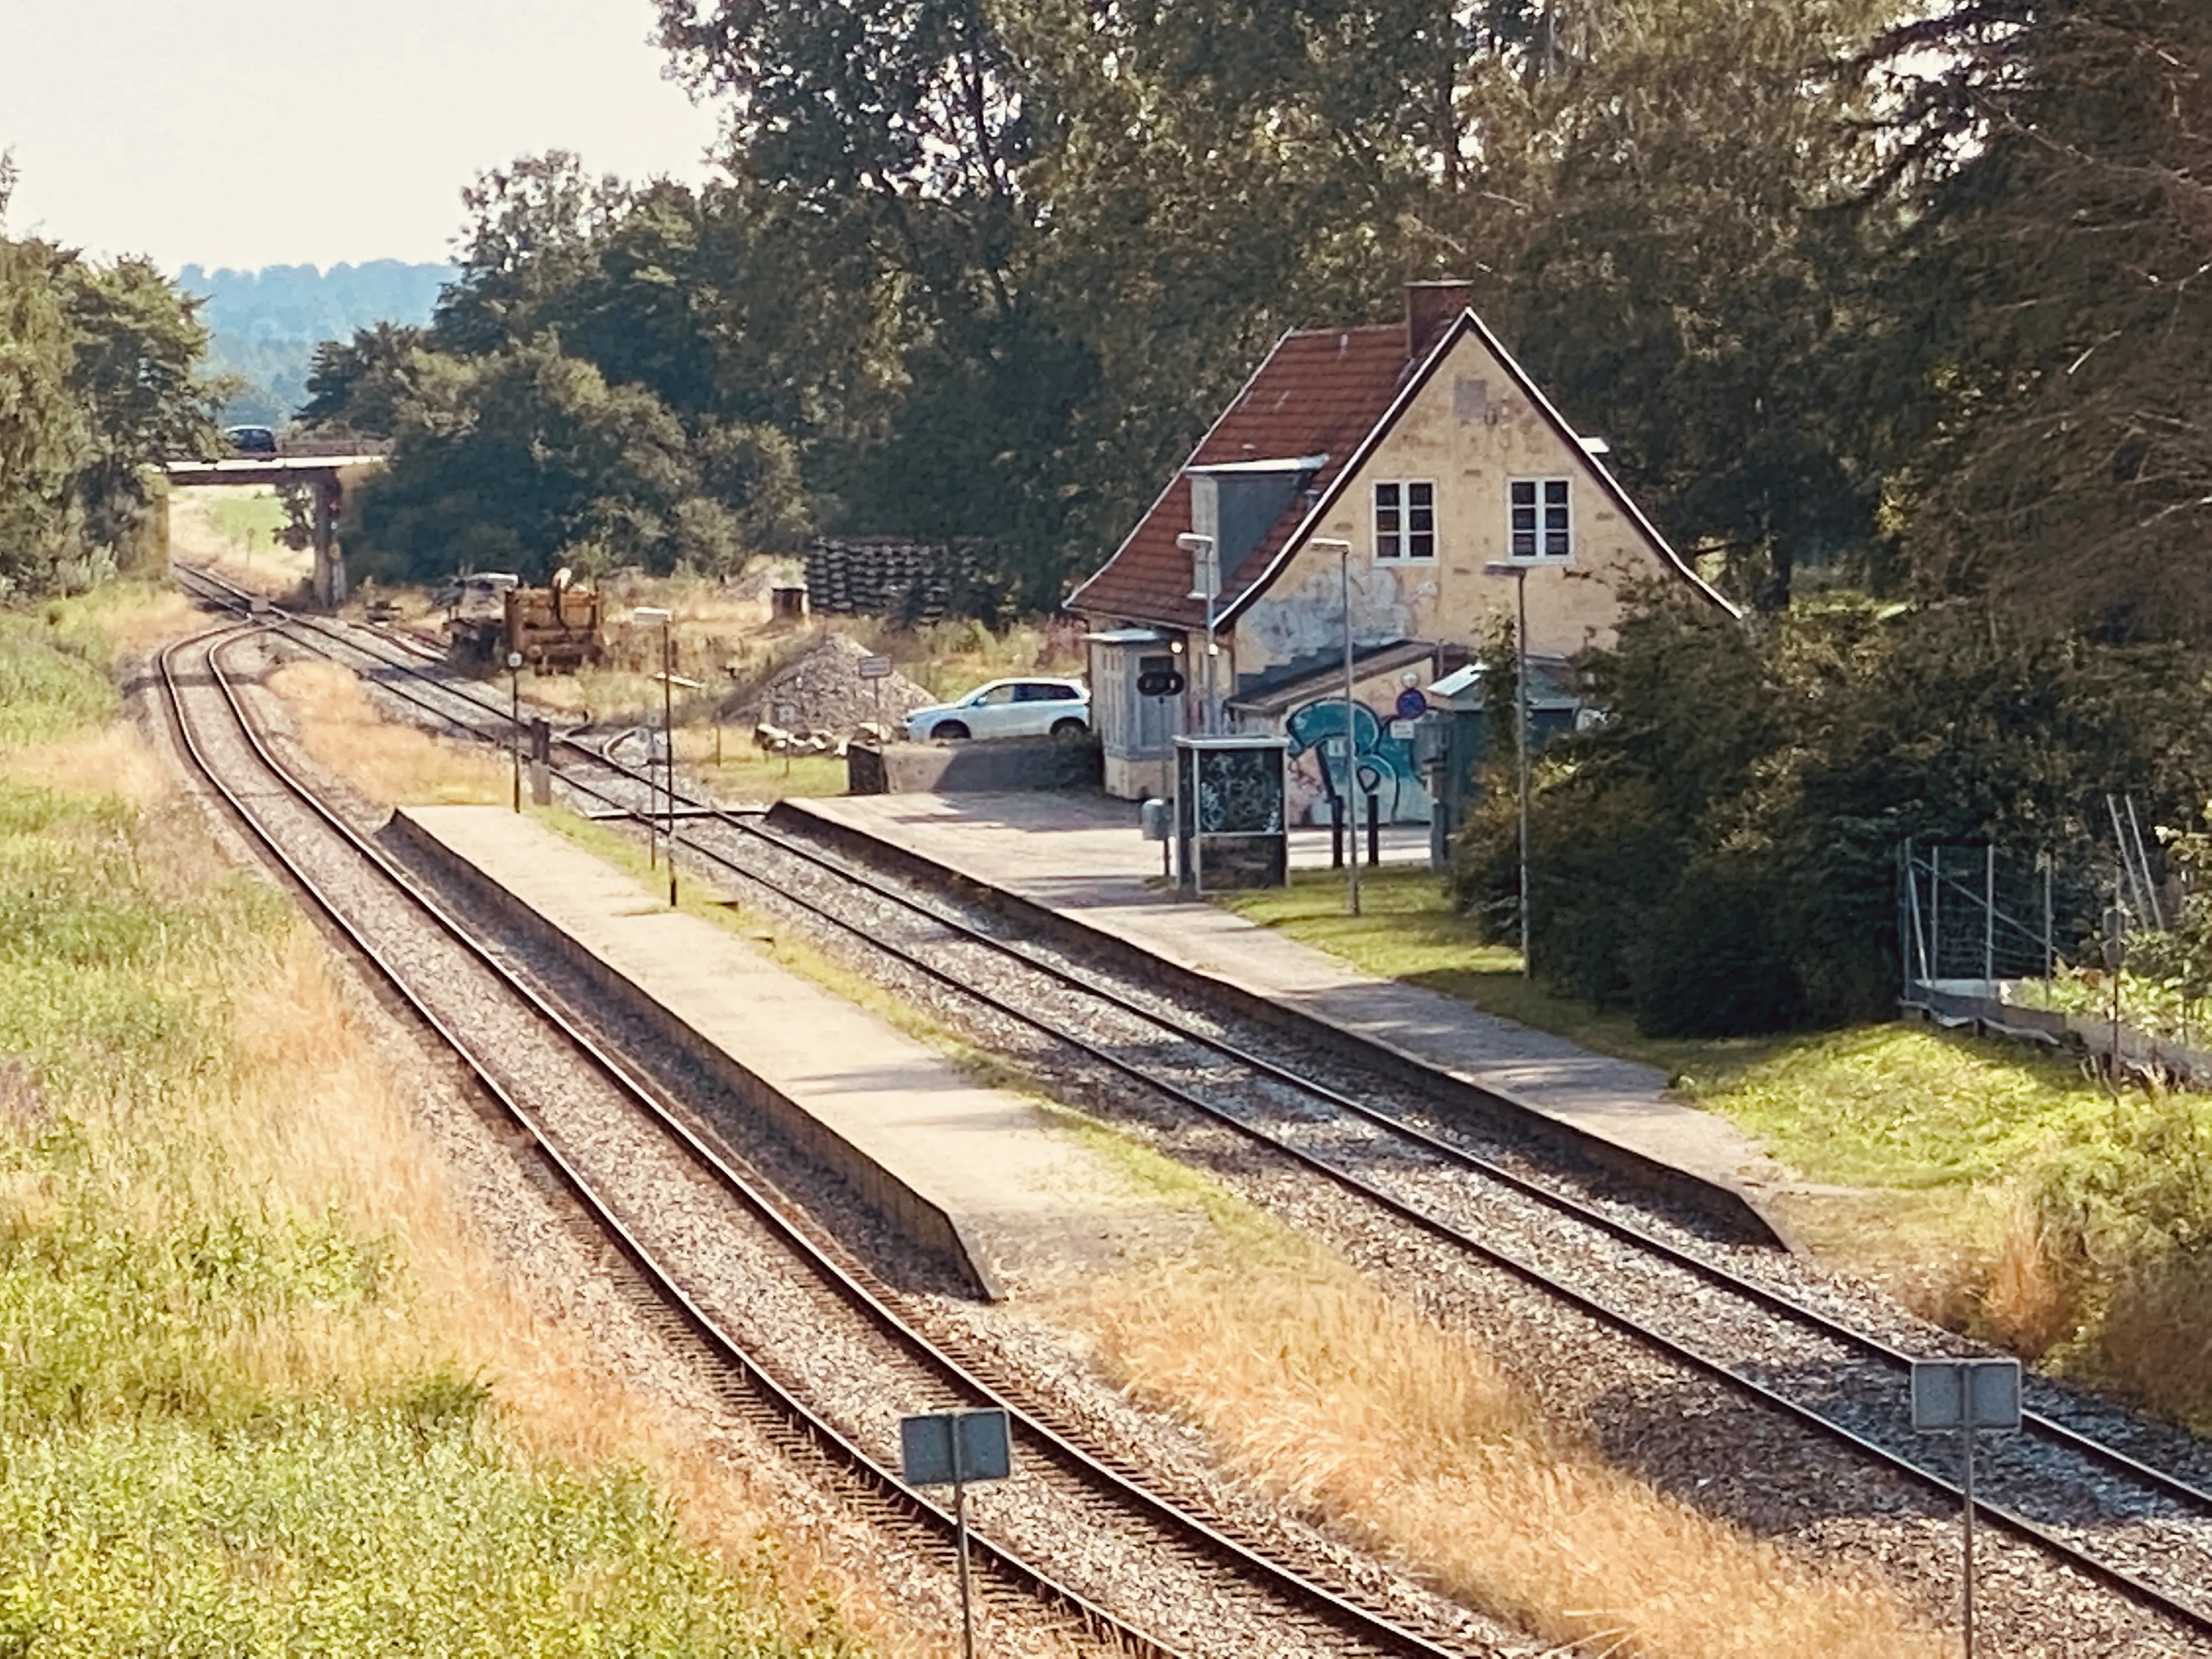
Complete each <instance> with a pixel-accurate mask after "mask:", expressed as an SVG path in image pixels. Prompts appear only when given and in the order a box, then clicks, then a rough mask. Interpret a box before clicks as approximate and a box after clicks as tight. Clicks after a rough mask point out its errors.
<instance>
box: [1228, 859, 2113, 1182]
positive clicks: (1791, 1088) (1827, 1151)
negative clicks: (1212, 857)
mask: <svg viewBox="0 0 2212 1659" xmlns="http://www.w3.org/2000/svg"><path fill="white" fill-rule="evenodd" d="M1361 886H1362V898H1363V902H1362V906H1361V908H1362V911H1363V914H1362V915H1359V916H1357V917H1354V916H1351V915H1346V913H1345V906H1344V888H1343V881H1342V878H1341V877H1339V876H1334V875H1325V874H1322V873H1321V872H1310V871H1299V872H1294V874H1293V877H1292V883H1291V886H1290V887H1289V888H1287V889H1282V890H1275V891H1272V892H1259V893H1245V894H1235V895H1229V896H1225V897H1223V898H1222V900H1221V901H1220V902H1222V903H1223V904H1225V905H1226V906H1227V907H1228V908H1231V909H1233V910H1235V911H1236V912H1237V914H1238V915H1243V916H1246V917H1249V919H1250V920H1252V921H1256V922H1259V923H1261V924H1262V925H1264V926H1267V927H1273V928H1276V929H1278V930H1279V931H1280V932H1282V933H1285V934H1287V935H1289V936H1290V937H1291V938H1293V939H1300V940H1303V941H1304V943H1306V944H1309V945H1316V946H1317V947H1319V948H1321V949H1322V950H1326V951H1333V952H1334V953H1335V954H1336V955H1338V956H1340V957H1344V958H1345V959H1346V961H1348V962H1350V963H1352V964H1353V965H1354V966H1356V967H1358V968H1359V969H1363V970H1364V971H1365V972H1367V973H1370V974H1373V975H1376V976H1377V977H1378V978H1383V979H1395V980H1402V981H1405V982H1406V983H1407V984H1410V985H1419V986H1421V987H1425V988H1426V989H1428V990H1431V991H1436V992H1438V993H1440V994H1443V995H1445V996H1449V997H1454V998H1456V999H1458V1000H1461V1001H1463V1002H1468V1003H1472V1004H1474V1006H1476V1007H1478V1008H1480V1009H1482V1010H1483V1011H1484V1012H1486V1013H1492V1014H1498V1015H1501V1016H1503V1017H1504V1018H1508V1019H1512V1020H1517V1021H1519V1022H1520V1023H1521V1024H1524V1025H1530V1026H1534V1027H1535V1028H1536V1029H1537V1030H1544V1031H1551V1032H1555V1033H1557V1034H1558V1035H1559V1036H1564V1037H1566V1038H1568V1039H1570V1040H1571V1041H1572V1042H1577V1043H1579V1044H1581V1045H1582V1046H1583V1047H1584V1048H1589V1049H1592V1050H1594V1051H1595V1052H1596V1053H1599V1054H1615V1055H1619V1056H1620V1057H1621V1058H1623V1059H1626V1060H1641V1061H1643V1062H1644V1063H1645V1064H1647V1065H1650V1066H1656V1067H1658V1068H1659V1069H1660V1070H1661V1071H1662V1072H1664V1073H1666V1074H1667V1076H1668V1079H1670V1080H1671V1082H1672V1083H1673V1085H1674V1089H1675V1090H1676V1091H1677V1092H1678V1093H1679V1094H1680V1096H1681V1097H1683V1098H1684V1099H1686V1100H1688V1101H1691V1102H1692V1103H1695V1104H1697V1105H1699V1106H1702V1107H1705V1108H1706V1109H1709V1110H1711V1111H1714V1112H1717V1113H1719V1114H1720V1115H1723V1116H1724V1117H1726V1118H1728V1119H1729V1121H1732V1122H1734V1123H1735V1124H1737V1125H1739V1126H1740V1127H1742V1128H1744V1129H1745V1130H1747V1132H1749V1133H1752V1134H1753V1135H1754V1136H1756V1137H1758V1138H1759V1139H1760V1140H1762V1141H1763V1142H1764V1143H1765V1145H1766V1146H1768V1147H1769V1148H1770V1149H1771V1150H1772V1151H1773V1152H1774V1153H1775V1154H1776V1156H1778V1157H1779V1158H1783V1159H1784V1161H1786V1162H1788V1163H1790V1164H1793V1165H1795V1166H1796V1168H1798V1169H1800V1170H1803V1171H1804V1172H1805V1173H1806V1174H1808V1175H1809V1176H1814V1178H1816V1179H1819V1180H1822V1181H1830V1182H1851V1183H1864V1184H1869V1185H1878V1186H1887V1187H1894V1188H1904V1189H1907V1190H1920V1189H1925V1188H1936V1187H1942V1186H1948V1185H1955V1184H1964V1183H1971V1182H1978V1181H1984V1180H1987V1179H1990V1177H1992V1176H1996V1175H1998V1174H2000V1173H2001V1172H2002V1171H2004V1170H2008V1169H2010V1168H2013V1167H2014V1166H2015V1164H2017V1162H2018V1161H2019V1160H2020V1159H2021V1158H2023V1157H2024V1156H2026V1155H2027V1154H2028V1153H2030V1152H2033V1151H2034V1150H2035V1149H2037V1148H2038V1147H2039V1146H2043V1145H2045V1143H2046V1142H2048V1141H2050V1140H2051V1139H2053V1138H2054V1137H2055V1138H2057V1139H2074V1138H2075V1137H2076V1136H2078V1135H2080V1134H2081V1133H2084V1132H2085V1129H2084V1126H2085V1125H2087V1124H2089V1123H2091V1122H2093V1121H2095V1120H2096V1118H2097V1115H2098V1114H2100V1113H2101V1112H2102V1111H2103V1110H2104V1109H2105V1104H2106V1097H2105V1095H2104V1093H2103V1091H2100V1090H2099V1089H2098V1088H2096V1087H2094V1086H2093V1085H2090V1084H2089V1083H2088V1082H2087V1081H2086V1080H2085V1079H2083V1078H2082V1076H2081V1073H2080V1072H2079V1070H2078V1069H2077V1068H2076V1067H2075V1066H2073V1065H2071V1064H2070V1063H2069V1062H2067V1061H2066V1060H2063V1059H2056V1058H2051V1057H2048V1056H2045V1055H2044V1054H2040V1053H2039V1052H2037V1051H2035V1050H2032V1049H2025V1048H2013V1047H2009V1046H2001V1045H1997V1044H1995V1043H1990V1042H1977V1041H1975V1040H1974V1039H1972V1038H1969V1037H1963V1036H1951V1035H1947V1034H1944V1033H1941V1032H1937V1031H1935V1030H1929V1029H1928V1028H1925V1027H1922V1026H1917V1025H1900V1024H1885V1025H1868V1026H1856V1027H1852V1028H1850V1029H1848V1030H1838V1031H1813V1032H1799V1033H1794V1034H1791V1035H1788V1036H1774V1037H1740V1038H1729V1039H1719V1040H1694V1039H1662V1038H1655V1037H1649V1036H1644V1034H1643V1033H1641V1032H1639V1031H1638V1030H1637V1029H1636V1026H1635V1023H1634V1022H1633V1021H1632V1020H1631V1019H1630V1018H1628V1017H1627V1016H1626V1014H1622V1013H1615V1012H1608V1011H1606V1010H1601V1009H1595V1008H1592V1007H1590V1006H1589V1005H1587V1004H1585V1003H1582V1002H1579V1001H1577V1000H1574V999H1572V998H1569V997H1564V996H1560V995H1558V994H1555V993H1553V992H1550V991H1547V990H1546V989H1544V988H1543V987H1541V986H1539V985H1533V984H1531V983H1530V982H1529V981H1528V980H1527V979H1525V978H1524V977H1523V976H1522V973H1521V958H1520V956H1519V953H1518V952H1516V951H1510V950H1506V949H1504V948H1502V947H1500V946H1498V945H1489V944H1486V943H1484V942H1483V941H1482V940H1481V939H1479V938H1478V937H1477V936H1476V933H1475V931H1474V927H1472V926H1471V925H1470V924H1469V923H1468V921H1466V920H1465V919H1464V918H1462V917H1461V916H1459V915H1455V913H1454V912H1453V910H1452V909H1451V907H1450V905H1449V902H1447V901H1446V899H1445V897H1444V896H1443V889H1442V887H1441V885H1440V884H1439V882H1438V880H1437V877H1436V876H1435V875H1434V874H1433V873H1432V872H1429V871H1426V870H1407V869H1390V868H1387V867H1386V868H1384V869H1382V870H1378V871H1375V872H1366V873H1365V878H1364V880H1363V882H1362V884H1361Z"/></svg>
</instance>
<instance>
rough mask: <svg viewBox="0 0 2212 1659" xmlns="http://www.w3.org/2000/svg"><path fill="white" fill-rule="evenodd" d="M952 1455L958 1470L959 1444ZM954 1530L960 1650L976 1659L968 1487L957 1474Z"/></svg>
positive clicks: (953, 1502) (953, 1501)
mask: <svg viewBox="0 0 2212 1659" xmlns="http://www.w3.org/2000/svg"><path fill="white" fill-rule="evenodd" d="M952 1456H953V1468H955V1470H957V1469H958V1468H959V1458H960V1453H959V1449H958V1447H957V1444H956V1446H955V1448H954V1450H953V1454H952ZM952 1530H953V1533H954V1534H956V1535H957V1537H958V1538H959V1540H960V1652H961V1656H962V1659H975V1607H974V1604H973V1602H972V1601H971V1600H970V1597H971V1595H972V1594H973V1592H972V1591H971V1590H970V1589H969V1580H968V1488H967V1486H966V1485H965V1483H963V1481H962V1480H959V1478H958V1477H957V1474H956V1475H955V1477H954V1479H953V1482H952Z"/></svg>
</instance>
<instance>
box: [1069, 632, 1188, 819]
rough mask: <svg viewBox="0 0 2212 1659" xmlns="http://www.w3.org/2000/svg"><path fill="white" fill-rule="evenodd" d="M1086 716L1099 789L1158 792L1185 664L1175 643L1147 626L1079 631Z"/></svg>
mask: <svg viewBox="0 0 2212 1659" xmlns="http://www.w3.org/2000/svg"><path fill="white" fill-rule="evenodd" d="M1084 645H1085V647H1086V651H1087V653H1088V656H1089V659H1090V678H1091V724H1092V726H1094V727H1095V728H1096V729H1097V733H1098V741H1099V746H1100V747H1101V748H1102V749H1103V750H1104V753H1105V762H1106V793H1108V794H1109V795H1114V796H1118V797H1119V798H1121V799H1123V800H1143V799H1146V797H1148V796H1165V795H1166V794H1167V793H1169V792H1170V789H1171V788H1172V787H1173V776H1172V775H1173V771H1174V758H1175V739H1176V733H1177V732H1179V731H1180V730H1181V729H1182V727H1181V722H1180V713H1179V711H1180V709H1181V708H1182V693H1183V690H1184V689H1185V679H1186V669H1185V659H1184V656H1183V649H1182V640H1181V638H1179V637H1173V636H1170V635H1167V634H1164V633H1163V632H1161V631H1160V630H1159V629H1153V628H1115V629H1107V630H1105V631H1104V632H1103V633H1097V634H1086V635H1085V636H1084Z"/></svg>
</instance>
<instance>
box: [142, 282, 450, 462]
mask: <svg viewBox="0 0 2212 1659" xmlns="http://www.w3.org/2000/svg"><path fill="white" fill-rule="evenodd" d="M451 281H453V266H451V265H447V264H435V265H410V264H403V263H402V262H401V261H399V260H398V259H372V260H370V261H369V262H368V264H360V265H332V266H331V268H330V269H329V270H319V269H318V268H317V267H315V266H313V265H265V266H264V267H263V268H262V269H261V270H206V269H204V267H202V266H199V265H186V266H185V268H184V270H181V271H179V273H178V275H177V283H178V286H179V287H180V288H182V289H184V290H185V292H186V293H188V294H196V295H201V296H203V297H204V299H205V300H206V301H207V305H206V307H204V309H203V310H202V312H201V313H200V314H201V316H202V317H203V318H204V319H206V321H207V325H208V326H209V327H210V329H212V330H213V331H214V333H215V338H214V340H213V341H212V343H210V348H209V354H208V355H209V360H210V366H211V367H213V368H217V369H220V370H223V371H226V372H228V373H230V374H240V375H243V376H244V377H245V378H246V380H247V381H248V382H249V383H250V390H248V391H247V392H246V394H245V395H244V396H242V397H240V398H238V399H236V400H235V401H234V402H233V403H232V404H230V405H229V406H228V408H227V409H226V410H224V411H223V418H224V419H225V421H227V422H252V423H255V424H258V425H264V426H282V425H283V423H284V422H286V421H288V420H289V419H290V418H291V417H292V411H293V410H295V409H297V408H298V407H299V406H300V405H301V404H303V403H305V402H307V369H308V367H309V365H310V363H311V362H313V358H314V355H315V348H316V347H317V346H319V345H320V344H321V343H323V342H324V341H325V340H343V339H349V338H351V337H352V336H353V331H354V330H356V329H357V328H366V327H368V325H370V324H371V323H427V322H428V321H429V320H430V312H431V309H432V308H433V307H435V305H436V304H437V303H438V291H439V290H440V289H442V288H443V287H444V286H445V285H446V284H447V283H450V282H451Z"/></svg>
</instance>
